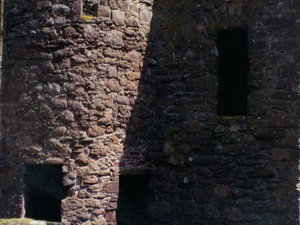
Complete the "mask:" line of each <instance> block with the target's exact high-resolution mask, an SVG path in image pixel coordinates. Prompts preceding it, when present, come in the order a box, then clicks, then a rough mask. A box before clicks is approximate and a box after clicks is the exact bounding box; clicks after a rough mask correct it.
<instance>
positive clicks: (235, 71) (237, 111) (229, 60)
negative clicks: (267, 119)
mask: <svg viewBox="0 0 300 225" xmlns="http://www.w3.org/2000/svg"><path fill="white" fill-rule="evenodd" d="M217 47H218V52H219V57H218V114H219V116H239V115H244V116H245V115H246V114H247V95H248V84H247V83H248V72H249V58H248V29H247V28H245V27H239V28H231V29H222V30H219V31H218V39H217Z"/></svg>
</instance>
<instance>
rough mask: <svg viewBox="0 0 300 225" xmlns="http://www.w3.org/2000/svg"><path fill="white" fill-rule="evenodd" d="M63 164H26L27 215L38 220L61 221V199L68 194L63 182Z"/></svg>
mask: <svg viewBox="0 0 300 225" xmlns="http://www.w3.org/2000/svg"><path fill="white" fill-rule="evenodd" d="M62 178H63V174H62V166H61V165H52V164H35V165H34V164H28V165H25V174H24V185H25V190H24V191H25V216H26V217H28V218H32V219H37V220H47V221H53V222H60V221H61V200H62V199H63V198H65V197H66V196H67V187H65V186H63V184H62Z"/></svg>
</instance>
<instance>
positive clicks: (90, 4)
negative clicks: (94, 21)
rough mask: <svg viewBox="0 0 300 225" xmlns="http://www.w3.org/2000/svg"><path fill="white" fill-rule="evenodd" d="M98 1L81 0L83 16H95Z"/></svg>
mask: <svg viewBox="0 0 300 225" xmlns="http://www.w3.org/2000/svg"><path fill="white" fill-rule="evenodd" d="M98 5H99V0H83V14H84V15H86V16H97V14H98Z"/></svg>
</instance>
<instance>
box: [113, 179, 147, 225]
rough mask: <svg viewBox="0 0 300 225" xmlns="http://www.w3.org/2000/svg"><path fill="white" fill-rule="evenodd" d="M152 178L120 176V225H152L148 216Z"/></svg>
mask: <svg viewBox="0 0 300 225" xmlns="http://www.w3.org/2000/svg"><path fill="white" fill-rule="evenodd" d="M151 177H152V176H151V175H149V174H146V175H145V174H139V175H126V176H125V175H124V176H120V191H119V198H118V209H117V224H118V225H141V224H144V225H150V224H151V222H150V218H149V215H148V206H149V202H150V199H151V191H150V181H151Z"/></svg>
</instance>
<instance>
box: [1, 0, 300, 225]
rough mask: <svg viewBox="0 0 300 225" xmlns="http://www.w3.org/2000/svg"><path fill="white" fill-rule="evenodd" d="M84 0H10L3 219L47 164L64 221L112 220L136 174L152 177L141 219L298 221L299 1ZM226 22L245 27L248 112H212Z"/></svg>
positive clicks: (16, 209)
mask: <svg viewBox="0 0 300 225" xmlns="http://www.w3.org/2000/svg"><path fill="white" fill-rule="evenodd" d="M85 2H87V1H81V0H68V1H62V0H51V1H47V0H28V1H21V0H10V1H6V2H5V4H6V5H5V16H4V19H5V35H4V54H3V93H4V98H3V99H1V101H2V104H3V108H2V111H3V131H4V147H3V149H1V157H2V156H3V157H4V158H5V162H1V164H0V166H1V167H0V174H1V176H0V185H1V189H0V215H1V217H21V216H24V214H25V215H26V212H24V192H23V188H24V184H23V179H22V176H23V172H24V164H42V163H50V164H61V165H63V167H62V170H63V171H62V172H63V173H64V179H63V182H64V185H65V186H68V188H69V191H68V197H67V198H65V199H63V201H62V205H61V208H62V223H63V224H97V225H100V224H103V225H104V224H116V209H117V201H118V192H119V176H120V175H128V174H151V175H152V176H151V184H150V190H151V192H152V195H151V200H150V202H149V207H148V210H147V214H148V215H149V218H150V219H149V220H150V221H145V223H144V224H155V225H175V224H177V225H186V224H195V225H199V224H205V225H221V224H222V225H224V224H228V225H229V224H230V225H250V224H255V225H267V224H274V225H275V224H276V225H287V224H297V223H298V217H299V215H298V214H299V208H298V192H297V188H296V184H297V183H298V159H299V157H298V145H299V143H298V138H299V129H298V127H299V116H298V114H299V113H298V112H299V104H298V103H299V97H298V93H299V78H298V77H299V74H298V73H299V72H298V71H299V65H298V63H297V62H298V60H299V56H300V55H299V49H298V48H297V44H299V35H300V34H299V24H300V23H299V7H300V4H299V1H294V0H286V1H284V2H283V1H277V0H272V1H267V2H262V1H255V0H251V1H242V0H235V1H210V0H207V1H197V0H191V1H184V0H177V1H173V0H163V1H159V0H154V1H152V0H101V1H98V2H99V5H98V8H97V15H86V14H84V13H82V7H83V3H85ZM92 2H93V3H94V2H95V1H92ZM227 27H229V28H230V27H247V28H248V31H249V58H250V71H249V80H248V86H249V95H248V112H247V115H244V116H226V117H222V116H219V115H218V114H217V90H218V86H217V85H218V71H217V65H218V50H217V45H216V40H217V32H218V30H219V29H225V28H227Z"/></svg>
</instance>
